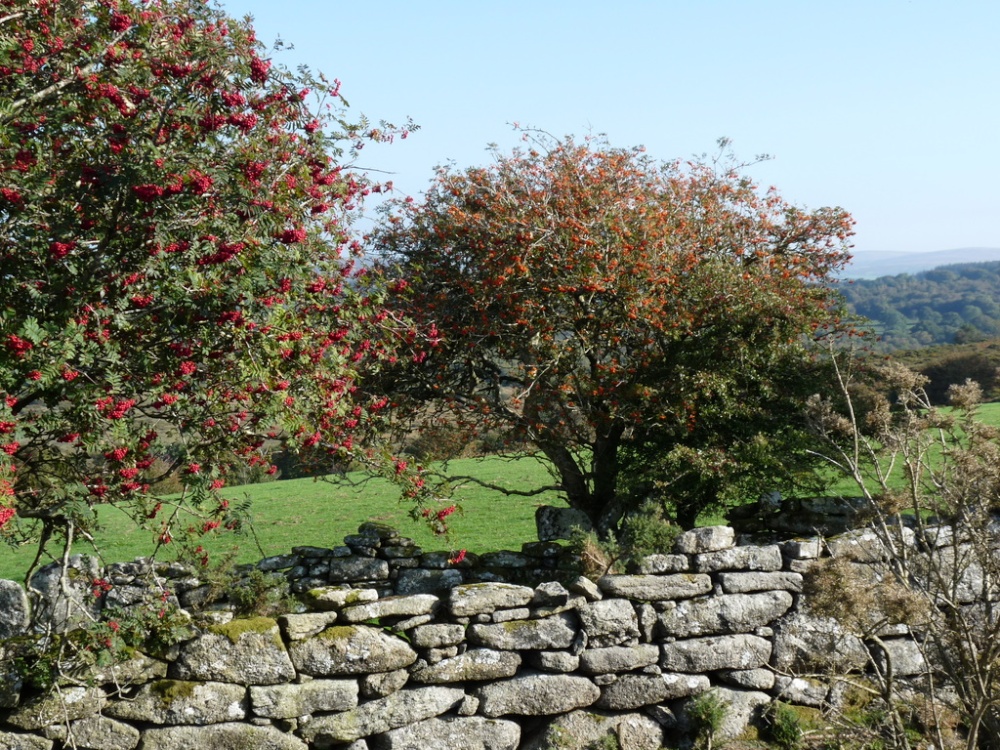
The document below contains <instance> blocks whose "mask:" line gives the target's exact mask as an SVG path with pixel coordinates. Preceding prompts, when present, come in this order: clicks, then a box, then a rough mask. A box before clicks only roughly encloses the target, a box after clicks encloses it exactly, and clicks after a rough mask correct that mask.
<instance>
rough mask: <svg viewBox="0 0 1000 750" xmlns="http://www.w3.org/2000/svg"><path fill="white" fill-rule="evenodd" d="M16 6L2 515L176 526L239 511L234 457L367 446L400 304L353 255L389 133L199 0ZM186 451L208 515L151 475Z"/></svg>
mask: <svg viewBox="0 0 1000 750" xmlns="http://www.w3.org/2000/svg"><path fill="white" fill-rule="evenodd" d="M0 5H2V13H0V15H2V18H0V165H2V169H0V503H2V505H3V509H2V510H0V514H2V517H3V520H4V522H5V523H6V525H7V529H6V531H7V533H13V532H12V529H13V528H14V526H15V524H14V523H11V517H12V516H14V515H15V514H16V517H17V519H20V520H22V521H23V520H25V519H34V520H35V524H36V525H37V523H39V522H40V523H41V524H42V527H43V528H42V531H43V537H44V538H48V536H49V535H50V534H52V533H53V532H62V533H66V534H69V535H72V534H73V533H74V531H75V533H77V534H79V533H81V532H85V531H86V529H87V527H88V524H90V523H91V522H92V520H93V515H92V508H93V506H95V505H96V504H99V503H112V504H115V505H117V506H119V507H121V508H122V509H123V510H125V511H126V512H128V513H129V514H130V515H132V516H133V517H134V518H136V519H137V520H139V521H142V522H147V523H150V524H152V525H153V526H154V527H155V531H156V532H157V533H158V534H159V538H160V541H161V542H162V543H167V542H169V541H171V539H172V538H174V537H176V536H178V535H179V534H182V533H183V532H184V531H186V530H190V531H193V532H198V533H200V532H202V531H208V530H211V529H213V528H216V527H218V526H219V525H220V524H222V525H225V524H232V523H234V519H233V518H232V517H231V516H230V511H229V510H228V509H227V504H226V503H225V502H222V501H220V500H219V499H218V498H217V497H216V495H215V491H216V490H217V489H218V488H219V487H220V486H222V484H224V483H225V481H226V478H227V475H228V472H229V471H230V469H231V467H232V466H233V465H234V463H238V462H249V463H250V464H251V465H252V464H254V463H263V464H264V465H265V466H266V465H267V450H268V447H269V445H270V444H271V443H269V442H268V441H278V440H290V441H292V442H293V443H294V444H295V445H299V446H310V445H317V444H321V445H323V446H326V447H328V448H330V449H334V450H341V451H348V452H350V451H351V450H352V449H353V442H352V432H353V431H354V430H356V429H357V428H358V426H359V423H362V422H363V421H364V420H366V419H367V418H368V417H369V416H371V415H373V414H375V413H377V412H379V411H380V410H381V409H382V408H384V406H385V401H384V400H377V399H371V398H368V399H366V398H362V397H361V396H360V395H359V394H358V393H357V388H356V378H357V375H358V374H359V373H360V372H361V370H363V369H364V368H366V367H368V366H369V365H370V364H372V365H374V364H376V363H377V362H378V361H379V360H380V359H381V358H383V357H384V356H386V355H387V354H388V352H387V350H386V348H385V345H384V342H385V341H386V339H387V337H386V336H385V335H383V333H384V331H385V329H386V328H387V325H388V323H387V318H386V313H385V311H384V310H381V309H380V307H379V305H380V299H379V297H378V296H376V295H369V296H363V295H361V294H360V293H357V292H356V291H355V290H354V289H353V288H352V285H351V284H350V282H349V280H350V278H351V276H352V270H351V268H352V266H351V263H350V262H349V260H348V258H349V257H350V256H351V254H352V253H354V252H356V251H357V250H358V249H359V248H358V245H357V243H356V242H352V240H351V237H350V235H349V233H348V224H349V221H350V218H351V216H352V214H353V212H354V210H355V208H356V207H357V205H358V203H359V201H360V200H361V199H362V198H363V196H364V195H367V194H368V193H369V192H370V191H371V190H373V189H374V190H378V189H380V188H379V187H378V186H375V185H371V184H369V183H368V182H367V181H366V180H365V179H364V177H363V176H361V175H359V174H357V173H355V172H354V171H352V170H351V169H350V168H349V166H345V164H344V163H342V162H345V161H346V162H347V164H349V158H348V159H345V157H349V156H350V152H353V150H354V149H355V148H358V147H360V145H361V143H362V141H363V140H364V139H365V138H366V137H369V136H371V137H376V138H378V137H384V136H382V135H381V134H380V133H381V132H385V131H372V132H371V133H369V134H368V136H366V134H365V133H364V132H362V131H361V130H360V129H359V127H358V126H352V125H350V124H348V123H347V122H346V121H345V120H343V118H342V114H343V107H342V100H341V99H340V96H339V93H338V89H339V82H336V81H335V82H333V83H332V84H331V83H328V82H327V81H326V80H325V79H323V78H322V77H318V76H312V75H310V74H309V73H308V72H301V73H299V74H297V75H293V74H291V73H289V72H288V71H285V70H283V69H281V68H279V67H277V66H273V65H272V64H271V62H270V61H269V60H267V59H265V58H264V57H262V56H261V54H262V48H261V46H260V45H259V44H258V43H257V42H256V40H255V37H254V33H253V30H252V28H251V27H250V25H249V23H248V22H239V21H235V20H233V19H230V18H228V17H226V16H225V15H224V14H223V13H222V12H221V11H220V10H218V9H217V8H215V7H214V6H212V5H210V4H207V3H204V2H199V1H198V0H163V1H162V2H156V3H150V2H140V0H98V1H94V0H59V1H58V2H55V1H54V0H30V1H29V0H3V2H0ZM345 151H347V152H348V153H346V154H345ZM178 470H179V471H180V472H181V474H182V476H183V478H184V484H185V493H184V496H183V499H182V500H181V501H179V503H178V504H177V505H178V506H179V505H185V506H187V507H189V508H190V509H193V510H194V511H195V512H196V513H197V514H200V516H201V520H200V521H199V523H198V528H195V527H191V528H190V529H183V528H182V529H179V528H178V527H177V521H176V514H171V513H168V512H167V511H169V510H170V508H167V509H165V510H163V509H161V504H160V503H159V502H158V501H157V500H156V499H155V498H153V497H151V496H150V494H149V486H150V484H152V483H154V482H155V481H156V480H157V478H159V477H161V476H163V475H164V474H167V473H170V472H175V471H178ZM23 530H24V529H23V528H22V531H23ZM57 536H58V534H57Z"/></svg>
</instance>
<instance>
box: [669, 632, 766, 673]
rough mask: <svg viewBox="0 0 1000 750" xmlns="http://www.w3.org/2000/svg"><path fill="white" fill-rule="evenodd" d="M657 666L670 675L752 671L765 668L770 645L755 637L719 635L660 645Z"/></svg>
mask: <svg viewBox="0 0 1000 750" xmlns="http://www.w3.org/2000/svg"><path fill="white" fill-rule="evenodd" d="M661 648H662V652H661V658H660V666H661V667H663V669H665V670H668V671H672V672H694V673H703V672H715V671H717V670H720V669H755V668H757V667H762V666H764V665H765V664H767V660H768V658H769V657H770V656H771V643H770V641H767V640H765V639H764V638H759V637H757V636H755V635H745V634H740V635H720V636H716V637H714V638H692V639H690V640H683V641H674V642H673V643H665V644H663V646H662V647H661Z"/></svg>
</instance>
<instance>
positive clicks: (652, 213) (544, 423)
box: [373, 134, 853, 530]
mask: <svg viewBox="0 0 1000 750" xmlns="http://www.w3.org/2000/svg"><path fill="white" fill-rule="evenodd" d="M526 140H527V141H529V145H528V146H526V147H525V150H516V151H514V152H513V153H512V154H510V155H503V154H500V153H494V157H495V161H494V163H493V164H491V165H490V166H487V167H481V168H472V169H468V170H462V171H460V170H455V169H451V168H442V169H440V170H439V172H438V175H437V178H436V180H435V181H434V183H433V184H432V186H431V188H430V190H429V191H428V193H427V194H426V196H425V198H424V199H423V201H422V202H419V203H417V202H399V203H397V204H396V205H395V207H394V210H392V211H390V212H389V215H388V218H387V220H386V222H385V223H384V225H383V227H382V229H381V230H380V231H378V232H377V233H376V234H375V236H374V240H373V241H374V243H375V244H376V246H377V250H378V251H379V252H380V253H382V254H383V256H384V258H385V260H386V266H387V269H389V270H387V273H390V274H395V275H396V279H397V288H400V289H401V288H403V287H405V288H406V289H407V291H408V293H409V294H408V296H407V297H406V301H405V303H403V304H405V307H404V311H405V313H406V314H407V315H410V316H412V317H413V318H414V319H416V320H418V321H420V322H421V323H422V324H423V325H425V326H432V325H433V326H436V330H437V331H438V332H439V338H440V340H439V341H437V342H435V345H434V346H432V347H427V348H426V349H424V350H422V351H420V352H418V354H417V356H416V357H415V358H414V361H413V362H412V363H407V367H406V368H405V370H404V371H402V372H394V375H393V377H394V380H393V382H392V385H393V386H395V387H396V388H397V389H398V391H399V392H400V393H401V394H402V395H401V402H405V398H403V397H406V398H408V399H409V403H410V404H411V406H413V407H414V411H415V413H417V414H419V415H420V419H421V420H422V421H423V422H424V423H425V424H429V425H431V426H433V425H434V424H435V420H437V421H438V422H440V423H444V424H447V425H450V426H452V427H454V426H458V427H465V428H469V429H470V430H474V431H478V432H479V433H480V434H482V433H483V432H484V431H491V432H495V433H497V434H499V435H501V436H502V437H503V439H504V440H505V441H506V445H507V446H517V447H519V448H521V449H528V450H537V451H539V452H541V453H542V454H544V456H545V457H546V458H547V459H548V461H549V462H550V463H551V465H552V466H553V467H554V472H555V475H556V477H557V480H558V487H559V488H560V489H561V490H562V491H563V492H564V493H565V495H566V497H567V498H568V500H569V503H570V505H571V506H572V507H575V508H578V509H580V510H583V511H584V512H586V513H587V514H588V516H589V517H590V518H591V519H592V520H593V521H594V522H595V524H597V525H598V526H599V527H600V528H602V529H604V530H607V529H611V528H614V527H615V526H616V525H617V524H618V522H619V520H620V519H621V517H622V516H623V514H624V513H625V512H627V511H628V509H629V508H630V507H635V505H637V504H639V503H640V502H641V500H642V495H643V494H644V492H648V490H649V487H650V485H651V484H655V483H658V482H660V480H666V481H665V482H664V483H665V484H668V485H669V484H670V483H671V481H672V482H673V486H672V487H671V486H668V487H667V488H666V490H665V493H666V494H665V497H666V498H667V500H668V502H669V503H672V507H673V510H674V512H675V514H677V515H678V516H680V517H681V520H682V521H683V522H685V523H687V524H690V523H692V522H693V520H694V518H693V516H694V515H695V514H696V513H697V511H698V510H700V509H701V508H703V507H705V506H706V505H708V504H711V503H712V502H715V501H717V500H718V499H719V498H720V492H721V487H713V486H712V485H713V484H715V483H717V480H721V483H722V484H724V485H726V486H728V485H729V484H731V483H732V481H733V480H734V479H735V478H736V477H737V475H740V474H741V472H742V473H744V474H745V472H746V470H747V469H748V468H751V469H752V467H753V466H756V465H758V463H757V462H758V461H760V460H761V458H762V457H767V456H770V457H771V459H770V460H768V461H767V466H766V471H763V472H761V471H756V470H754V471H752V472H751V473H752V476H753V477H754V478H756V479H762V477H761V474H762V473H765V474H767V475H768V477H767V482H768V487H769V488H774V485H775V484H778V483H780V481H781V480H782V479H789V478H790V477H789V473H790V471H788V469H790V467H791V466H792V465H793V464H794V463H795V462H794V461H792V460H790V457H789V456H781V451H782V450H784V449H788V448H790V446H792V445H794V441H793V440H790V439H786V438H791V437H792V433H793V432H794V427H793V426H792V425H793V424H794V420H793V417H792V415H793V414H794V413H795V412H796V411H797V410H798V408H799V407H800V406H801V404H802V399H803V398H804V395H805V394H804V392H803V389H804V388H808V387H812V388H815V383H812V384H810V382H809V380H810V378H809V375H810V371H811V368H812V365H811V364H810V361H809V359H808V358H807V357H805V356H804V355H805V349H804V339H806V338H808V337H810V336H813V335H817V334H819V333H822V331H823V330H824V326H827V325H829V324H835V323H836V320H837V318H836V316H837V304H836V301H835V297H834V295H833V294H832V292H831V291H830V289H829V287H828V286H827V285H825V284H823V283H820V282H825V281H828V280H829V278H830V275H831V273H832V272H834V271H836V270H837V269H838V268H840V267H841V266H842V265H843V264H844V263H845V262H846V260H847V258H848V255H847V254H846V248H847V244H846V243H847V240H848V237H849V236H850V233H851V226H852V224H853V222H852V220H851V218H850V216H849V215H848V214H847V213H845V212H844V211H842V210H840V209H835V208H834V209H830V208H826V209H820V210H817V211H813V212H807V211H804V210H801V209H798V208H796V207H794V206H792V205H790V204H788V203H786V202H785V201H784V200H783V199H782V198H781V197H780V196H779V195H778V194H777V192H776V191H775V190H773V189H772V190H768V191H766V192H764V193H762V192H761V191H759V190H758V188H757V186H755V185H754V184H753V182H752V181H751V180H750V179H749V178H747V177H746V176H745V175H744V174H742V172H741V169H740V166H741V165H738V164H735V163H734V162H733V160H732V159H731V157H729V156H728V151H727V149H726V146H727V144H726V143H725V142H722V143H720V146H721V147H722V153H721V155H720V157H719V158H717V159H714V160H700V161H692V162H685V163H682V162H673V163H667V164H662V163H658V162H656V161H654V160H653V159H651V158H650V157H648V156H646V155H645V154H644V153H643V152H642V150H641V149H618V148H612V147H611V146H609V145H608V143H607V142H605V141H604V140H602V139H600V138H598V139H587V140H585V141H582V142H577V141H575V140H573V139H571V138H567V139H564V140H554V139H551V138H549V137H546V136H536V135H533V134H526ZM778 425H784V426H783V427H779V426H778ZM665 461H666V463H667V464H670V466H671V469H670V470H671V471H674V472H675V474H674V475H673V476H664V474H663V468H664V466H665V463H664V462H665ZM626 466H628V467H629V471H628V474H629V476H630V478H631V482H632V486H630V487H625V486H624V483H623V479H622V478H623V476H624V471H623V470H624V469H625V467H626ZM782 474H784V476H782Z"/></svg>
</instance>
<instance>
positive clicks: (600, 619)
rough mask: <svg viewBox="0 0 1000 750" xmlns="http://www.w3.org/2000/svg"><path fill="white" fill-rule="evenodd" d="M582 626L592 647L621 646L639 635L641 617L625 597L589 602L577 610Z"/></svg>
mask: <svg viewBox="0 0 1000 750" xmlns="http://www.w3.org/2000/svg"><path fill="white" fill-rule="evenodd" d="M577 615H578V616H579V618H580V627H581V629H582V630H583V632H584V634H585V635H586V636H587V645H589V646H590V647H591V648H603V647H607V646H620V645H622V644H625V643H630V642H633V641H634V640H635V639H637V638H638V637H639V618H638V617H637V615H636V613H635V608H634V607H633V606H632V604H631V603H629V602H628V601H626V600H624V599H603V600H601V601H596V602H589V603H587V604H584V605H582V606H581V607H580V608H579V609H578V610H577Z"/></svg>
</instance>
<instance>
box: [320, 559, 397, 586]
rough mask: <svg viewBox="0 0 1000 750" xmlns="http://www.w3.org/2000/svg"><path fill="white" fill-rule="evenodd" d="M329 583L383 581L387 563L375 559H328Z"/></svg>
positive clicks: (386, 576)
mask: <svg viewBox="0 0 1000 750" xmlns="http://www.w3.org/2000/svg"><path fill="white" fill-rule="evenodd" d="M329 575H330V579H329V580H330V583H353V582H357V581H385V580H388V578H389V563H388V562H386V561H385V560H380V559H379V558H376V557H354V556H352V557H338V558H331V559H330V574H329Z"/></svg>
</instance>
